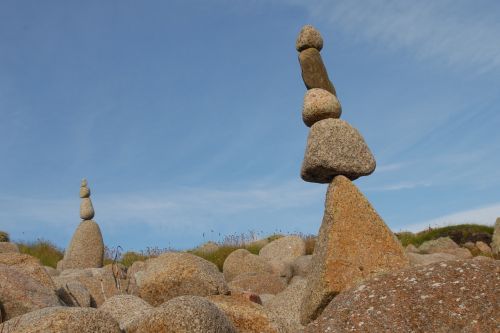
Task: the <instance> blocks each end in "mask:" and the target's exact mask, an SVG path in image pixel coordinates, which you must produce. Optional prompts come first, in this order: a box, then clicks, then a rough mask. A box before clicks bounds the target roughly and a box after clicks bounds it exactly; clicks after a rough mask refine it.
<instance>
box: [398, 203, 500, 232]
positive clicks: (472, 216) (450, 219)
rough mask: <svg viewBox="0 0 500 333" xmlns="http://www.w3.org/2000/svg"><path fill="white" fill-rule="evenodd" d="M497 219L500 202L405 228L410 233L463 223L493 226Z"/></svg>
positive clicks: (499, 213)
mask: <svg viewBox="0 0 500 333" xmlns="http://www.w3.org/2000/svg"><path fill="white" fill-rule="evenodd" d="M497 217H500V202H498V203H494V204H491V205H487V206H483V207H478V208H474V209H469V210H464V211H459V212H455V213H451V214H447V215H444V216H440V217H437V218H434V219H430V220H427V221H422V222H419V223H415V224H411V225H408V226H406V227H403V229H405V230H409V231H414V232H416V231H421V230H423V229H425V228H427V227H429V226H430V227H442V226H447V225H454V224H461V223H477V224H486V225H492V224H493V223H495V220H496V219H497Z"/></svg>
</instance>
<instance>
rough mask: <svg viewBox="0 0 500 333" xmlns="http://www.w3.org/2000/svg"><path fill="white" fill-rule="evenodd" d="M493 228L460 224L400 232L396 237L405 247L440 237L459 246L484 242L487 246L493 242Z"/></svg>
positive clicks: (418, 244)
mask: <svg viewBox="0 0 500 333" xmlns="http://www.w3.org/2000/svg"><path fill="white" fill-rule="evenodd" d="M492 235H493V227H491V226H486V225H480V224H459V225H450V226H447V227H441V228H435V229H433V228H429V229H427V230H424V231H421V232H418V233H416V234H413V233H411V232H400V233H397V234H396V236H397V237H398V238H399V240H400V241H401V243H402V244H403V246H406V245H408V244H413V245H415V246H420V244H422V243H423V242H426V241H429V240H433V239H437V238H440V237H450V238H451V239H453V241H454V242H455V243H457V244H459V245H463V244H465V243H466V242H477V241H483V242H485V243H487V244H489V243H490V242H491V237H492Z"/></svg>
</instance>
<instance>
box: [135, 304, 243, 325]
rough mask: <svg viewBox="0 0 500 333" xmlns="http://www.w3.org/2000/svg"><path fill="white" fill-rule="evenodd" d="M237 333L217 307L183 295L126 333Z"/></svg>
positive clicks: (136, 322)
mask: <svg viewBox="0 0 500 333" xmlns="http://www.w3.org/2000/svg"><path fill="white" fill-rule="evenodd" d="M143 332H144V333H146V332H148V333H236V332H237V330H236V328H235V327H234V326H233V324H232V323H231V321H230V320H229V318H228V317H227V316H226V315H225V314H224V312H222V311H221V310H220V309H219V308H218V307H217V306H216V305H215V304H213V303H212V302H210V301H209V300H207V299H205V298H203V297H199V296H180V297H176V298H173V299H171V300H169V301H168V302H165V303H163V304H162V305H161V306H159V307H157V308H156V309H154V310H153V311H151V312H149V313H147V314H145V315H143V316H140V317H138V318H137V319H136V320H134V321H133V322H132V323H131V324H130V325H129V329H128V332H127V333H143Z"/></svg>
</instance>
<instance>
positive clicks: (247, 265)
mask: <svg viewBox="0 0 500 333" xmlns="http://www.w3.org/2000/svg"><path fill="white" fill-rule="evenodd" d="M222 271H223V272H224V278H225V279H226V281H227V282H230V281H232V280H233V279H234V278H235V277H236V276H238V275H240V274H243V273H270V274H272V273H274V272H275V270H274V269H273V267H272V266H271V264H269V263H268V262H267V260H265V259H264V258H261V257H260V256H257V255H255V254H252V253H250V252H249V251H248V250H245V249H238V250H236V251H233V252H231V254H230V255H229V256H228V257H227V258H226V260H225V261H224V265H223V267H222Z"/></svg>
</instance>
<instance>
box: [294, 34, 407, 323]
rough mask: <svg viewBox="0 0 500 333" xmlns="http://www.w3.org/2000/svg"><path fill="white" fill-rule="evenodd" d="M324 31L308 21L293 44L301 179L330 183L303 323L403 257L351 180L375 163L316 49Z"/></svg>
mask: <svg viewBox="0 0 500 333" xmlns="http://www.w3.org/2000/svg"><path fill="white" fill-rule="evenodd" d="M322 47H323V39H322V38H321V35H320V33H319V31H317V30H316V29H315V28H314V27H312V26H310V25H307V26H305V27H304V28H302V30H301V31H300V33H299V36H298V38H297V43H296V49H297V51H298V52H300V53H299V62H300V66H301V69H302V78H303V80H304V84H305V86H306V88H307V89H308V91H307V93H306V94H305V97H304V107H303V111H302V118H303V120H304V123H305V124H306V125H307V126H309V127H311V130H310V133H309V137H308V139H307V147H306V152H305V156H304V161H303V164H302V171H301V176H302V179H304V180H305V181H308V182H315V183H329V184H330V185H329V187H328V191H327V195H326V200H325V212H324V217H323V222H322V225H321V227H320V230H319V234H318V239H317V242H316V246H315V249H314V253H313V256H312V262H311V268H312V269H311V272H310V274H309V275H308V277H307V286H306V290H305V296H304V298H303V300H302V305H301V314H300V317H301V318H300V319H301V322H302V324H304V325H305V324H307V323H309V322H311V321H312V320H314V319H316V318H317V317H318V315H319V314H321V312H322V311H323V309H324V308H325V306H327V305H328V303H329V302H330V301H331V300H332V299H333V298H334V297H335V296H336V295H337V294H338V293H340V292H341V291H343V290H345V289H347V288H349V287H352V286H354V285H356V284H357V283H359V282H360V281H363V280H365V279H367V278H369V277H371V276H373V275H376V274H379V273H382V272H388V271H392V270H396V269H399V268H403V267H405V266H407V265H408V259H407V257H406V255H405V252H404V250H403V248H402V246H401V244H400V243H399V242H398V240H397V239H396V237H395V236H394V234H393V233H392V232H391V231H390V230H389V228H388V227H387V225H386V224H385V223H384V221H383V220H382V218H381V217H380V216H379V215H378V214H377V212H376V211H375V209H373V207H372V206H371V204H370V203H369V202H368V200H367V199H366V198H365V197H364V196H363V194H362V193H361V192H360V191H359V189H358V188H357V187H356V186H355V185H354V184H353V183H352V182H351V181H352V180H354V179H356V178H359V177H361V176H366V175H369V174H371V173H372V172H373V171H374V170H375V159H374V157H373V155H372V153H371V151H370V149H369V148H368V146H367V144H366V143H365V141H364V139H363V137H362V136H361V134H360V133H359V132H358V131H357V130H356V129H355V128H354V127H352V126H351V125H350V124H349V123H347V122H346V121H343V120H340V119H338V118H339V117H340V115H341V113H342V110H341V106H340V103H339V100H338V98H337V96H336V91H335V88H334V87H333V84H332V83H331V81H330V79H329V77H328V73H327V71H326V68H325V66H324V64H323V61H322V59H321V55H320V53H319V51H320V50H321V49H322Z"/></svg>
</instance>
